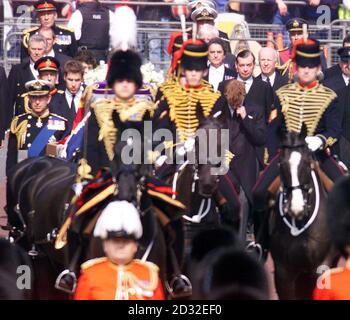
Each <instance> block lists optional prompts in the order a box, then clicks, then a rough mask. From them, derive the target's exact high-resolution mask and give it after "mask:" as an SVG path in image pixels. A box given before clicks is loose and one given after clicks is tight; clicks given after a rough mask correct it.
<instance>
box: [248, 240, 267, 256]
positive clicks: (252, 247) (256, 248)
mask: <svg viewBox="0 0 350 320" xmlns="http://www.w3.org/2000/svg"><path fill="white" fill-rule="evenodd" d="M245 249H246V250H247V251H248V252H255V253H257V254H258V260H259V261H262V260H263V259H262V258H263V254H264V250H263V248H262V246H261V244H260V243H257V242H254V241H252V242H250V243H248V245H247V246H246V247H245Z"/></svg>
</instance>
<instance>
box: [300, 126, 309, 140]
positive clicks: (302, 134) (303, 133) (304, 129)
mask: <svg viewBox="0 0 350 320" xmlns="http://www.w3.org/2000/svg"><path fill="white" fill-rule="evenodd" d="M306 137H307V126H306V124H305V122H303V125H302V126H301V130H300V138H301V139H305V138H306Z"/></svg>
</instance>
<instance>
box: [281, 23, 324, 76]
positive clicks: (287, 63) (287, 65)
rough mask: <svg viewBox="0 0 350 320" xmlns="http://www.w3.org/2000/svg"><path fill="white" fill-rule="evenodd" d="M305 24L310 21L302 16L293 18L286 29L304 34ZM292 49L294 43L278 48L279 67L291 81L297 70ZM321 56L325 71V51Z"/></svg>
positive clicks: (322, 66)
mask: <svg viewBox="0 0 350 320" xmlns="http://www.w3.org/2000/svg"><path fill="white" fill-rule="evenodd" d="M303 24H305V25H306V26H308V23H307V21H306V20H304V19H301V18H293V19H290V20H288V21H287V23H286V29H287V31H288V32H289V33H291V32H294V33H297V34H300V35H302V33H303ZM292 49H293V44H291V45H290V46H288V47H285V48H283V49H281V50H278V52H279V56H280V61H281V64H280V65H279V66H277V69H279V70H280V71H281V74H282V75H283V76H284V75H287V76H288V79H289V82H293V81H294V74H295V72H296V64H295V63H294V61H293V59H292ZM320 58H321V70H322V72H325V70H326V69H327V62H326V58H325V56H324V53H323V52H321V56H320Z"/></svg>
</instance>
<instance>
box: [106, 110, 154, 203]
mask: <svg viewBox="0 0 350 320" xmlns="http://www.w3.org/2000/svg"><path fill="white" fill-rule="evenodd" d="M149 119H150V115H149V112H148V111H147V112H146V113H145V115H144V117H143V121H127V122H122V121H121V120H120V118H119V116H118V115H115V119H114V120H115V122H116V127H117V130H118V134H117V143H116V145H115V147H114V153H115V156H114V159H113V161H112V162H111V168H112V173H113V175H114V178H115V179H116V181H117V184H118V195H117V199H118V200H120V201H121V200H126V201H129V202H134V203H135V205H138V204H139V201H140V197H141V191H142V189H143V187H144V183H145V178H146V177H147V176H148V175H149V174H151V172H152V165H151V164H145V161H144V139H145V137H144V132H143V131H144V130H143V124H144V121H146V120H149Z"/></svg>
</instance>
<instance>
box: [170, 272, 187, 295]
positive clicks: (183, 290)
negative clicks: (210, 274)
mask: <svg viewBox="0 0 350 320" xmlns="http://www.w3.org/2000/svg"><path fill="white" fill-rule="evenodd" d="M165 287H166V289H167V291H168V292H169V294H170V296H171V298H173V299H178V298H187V297H190V296H191V295H192V284H191V281H190V279H188V278H187V277H186V276H185V275H183V274H178V275H174V276H172V278H171V279H170V280H169V281H165Z"/></svg>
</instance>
